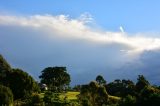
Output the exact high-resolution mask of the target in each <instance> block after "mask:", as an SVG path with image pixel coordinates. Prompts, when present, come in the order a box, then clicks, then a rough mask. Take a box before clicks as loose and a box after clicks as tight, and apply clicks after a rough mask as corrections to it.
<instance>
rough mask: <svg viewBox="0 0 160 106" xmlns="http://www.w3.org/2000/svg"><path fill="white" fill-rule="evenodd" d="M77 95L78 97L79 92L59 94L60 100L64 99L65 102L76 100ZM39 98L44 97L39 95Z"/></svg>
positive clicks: (42, 94)
mask: <svg viewBox="0 0 160 106" xmlns="http://www.w3.org/2000/svg"><path fill="white" fill-rule="evenodd" d="M77 95H79V92H67V93H60V96H59V97H60V99H61V100H64V99H65V97H66V99H67V100H77ZM40 97H41V98H43V97H44V93H41V94H40Z"/></svg>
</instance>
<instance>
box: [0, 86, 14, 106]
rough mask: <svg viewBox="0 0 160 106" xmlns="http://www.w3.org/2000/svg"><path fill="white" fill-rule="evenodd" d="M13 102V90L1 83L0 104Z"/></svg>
mask: <svg viewBox="0 0 160 106" xmlns="http://www.w3.org/2000/svg"><path fill="white" fill-rule="evenodd" d="M11 104H13V94H12V91H11V90H10V89H9V88H8V87H5V86H3V85H0V106H3V105H8V106H9V105H11Z"/></svg>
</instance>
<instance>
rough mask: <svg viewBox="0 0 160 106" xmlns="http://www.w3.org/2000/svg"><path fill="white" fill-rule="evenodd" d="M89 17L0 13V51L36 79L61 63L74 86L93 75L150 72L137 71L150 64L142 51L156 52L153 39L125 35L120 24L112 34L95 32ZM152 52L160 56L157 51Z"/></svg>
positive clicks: (159, 44) (158, 45)
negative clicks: (49, 67) (43, 72)
mask: <svg viewBox="0 0 160 106" xmlns="http://www.w3.org/2000/svg"><path fill="white" fill-rule="evenodd" d="M92 21H93V18H92V17H91V16H90V15H89V14H85V15H84V14H83V15H81V16H80V17H79V18H75V19H73V18H70V17H69V16H66V15H59V16H52V15H33V16H16V15H15V16H14V15H0V52H1V53H2V54H4V55H5V56H6V57H7V59H8V60H9V61H11V63H12V65H13V66H15V67H22V68H23V69H25V70H28V72H29V73H30V74H32V75H33V76H35V77H36V78H37V77H38V75H39V74H40V71H42V69H43V68H45V67H47V66H55V65H63V66H67V67H68V70H69V72H70V73H71V75H72V77H73V83H74V84H75V83H84V82H86V81H89V80H93V79H94V78H95V77H96V75H97V74H103V75H104V76H105V77H106V78H107V80H112V79H115V78H121V77H122V76H123V75H128V77H131V78H135V76H136V75H138V74H145V73H150V72H151V69H149V70H148V71H147V72H144V71H143V70H144V69H146V65H147V66H150V64H148V62H147V61H150V60H152V59H155V58H152V55H150V56H151V58H150V59H148V55H147V56H146V54H145V53H148V52H150V54H152V53H153V54H154V53H155V51H156V52H157V51H159V49H160V38H159V37H153V36H152V35H150V36H147V35H146V34H145V33H140V32H139V33H136V34H129V33H127V32H125V31H124V29H123V27H122V26H120V28H119V29H120V31H117V32H113V31H105V30H100V29H96V28H95V27H93V26H92ZM156 55H158V56H160V54H159V52H158V53H157V54H156ZM141 57H144V58H145V59H146V61H142V58H141ZM155 64H157V63H156V62H155ZM132 65H135V69H136V70H137V71H136V72H135V73H134V71H132V69H130V66H132ZM151 67H154V68H155V66H153V65H151ZM133 69H134V68H133ZM158 69H159V68H158ZM129 70H131V71H129ZM140 70H141V71H140ZM156 70H157V68H156ZM142 71H143V72H142ZM156 72H157V71H156ZM156 72H154V73H156ZM124 73H125V74H124ZM146 75H148V74H146ZM79 76H80V77H79ZM86 76H87V77H86ZM108 77H109V78H108ZM154 81H156V79H155V80H154Z"/></svg>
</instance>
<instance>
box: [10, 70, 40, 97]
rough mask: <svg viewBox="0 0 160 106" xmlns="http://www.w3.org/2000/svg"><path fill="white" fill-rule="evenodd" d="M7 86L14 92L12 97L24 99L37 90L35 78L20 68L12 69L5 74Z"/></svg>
mask: <svg viewBox="0 0 160 106" xmlns="http://www.w3.org/2000/svg"><path fill="white" fill-rule="evenodd" d="M7 80H8V81H9V87H10V89H11V90H12V92H13V94H14V99H24V98H27V97H29V96H30V95H31V94H32V93H33V92H38V91H39V86H38V84H37V83H36V82H35V80H34V79H33V78H32V77H31V76H30V75H29V74H28V73H26V72H24V71H22V70H21V69H13V71H12V72H11V73H10V74H9V75H8V76H7Z"/></svg>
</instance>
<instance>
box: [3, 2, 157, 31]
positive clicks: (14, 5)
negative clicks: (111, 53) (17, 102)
mask: <svg viewBox="0 0 160 106" xmlns="http://www.w3.org/2000/svg"><path fill="white" fill-rule="evenodd" d="M159 4H160V1H159V0H147V1H146V0H139V1H137V0H136V1H135V0H123V1H122V0H118V1H116V0H101V1H99V0H94V1H93V0H87V1H86V0H76V1H75V0H45V1H44V0H14V1H10V0H3V1H1V3H0V9H1V11H6V12H11V13H17V14H22V15H24V14H30V15H31V14H52V15H59V14H65V15H70V16H71V17H78V16H79V15H80V14H83V13H85V12H88V13H90V14H91V15H92V16H93V17H94V19H95V21H96V23H97V24H98V25H99V26H101V27H102V28H104V29H107V30H114V31H115V30H118V28H119V26H123V27H124V28H125V30H126V31H127V32H146V31H159V30H160V21H159V19H160V12H159V10H160V7H159Z"/></svg>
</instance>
